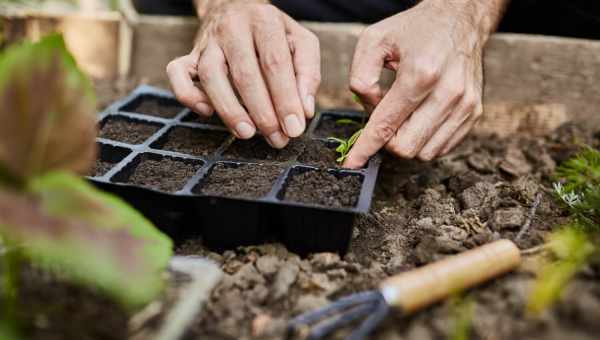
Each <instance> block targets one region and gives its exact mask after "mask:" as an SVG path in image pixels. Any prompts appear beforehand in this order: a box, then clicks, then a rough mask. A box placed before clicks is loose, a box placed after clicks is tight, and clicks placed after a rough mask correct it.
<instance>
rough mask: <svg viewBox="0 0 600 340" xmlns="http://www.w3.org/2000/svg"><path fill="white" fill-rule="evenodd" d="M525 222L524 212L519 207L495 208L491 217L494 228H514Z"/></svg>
mask: <svg viewBox="0 0 600 340" xmlns="http://www.w3.org/2000/svg"><path fill="white" fill-rule="evenodd" d="M524 223H525V212H524V211H523V209H522V208H520V207H515V208H506V209H501V210H496V211H495V212H494V216H493V217H492V228H493V229H495V230H498V231H499V230H505V229H516V228H519V227H521V226H522V225H523V224H524Z"/></svg>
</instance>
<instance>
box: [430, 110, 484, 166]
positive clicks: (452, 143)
mask: <svg viewBox="0 0 600 340" xmlns="http://www.w3.org/2000/svg"><path fill="white" fill-rule="evenodd" d="M482 111H483V110H482V108H481V106H479V108H477V109H476V110H475V113H474V114H472V115H471V117H470V118H469V119H468V120H467V121H466V122H465V123H463V125H462V126H461V127H460V128H459V129H458V130H457V131H456V133H455V134H454V135H453V136H452V138H451V139H450V140H449V141H448V143H447V144H446V145H445V146H444V148H443V149H442V151H441V152H440V156H444V155H447V154H448V153H449V152H450V151H452V150H453V149H454V148H455V147H456V146H457V145H458V144H460V143H461V142H462V141H463V140H464V139H465V138H466V137H467V136H468V135H469V132H471V130H472V129H473V127H474V126H475V124H477V122H478V121H479V119H481V114H482Z"/></svg>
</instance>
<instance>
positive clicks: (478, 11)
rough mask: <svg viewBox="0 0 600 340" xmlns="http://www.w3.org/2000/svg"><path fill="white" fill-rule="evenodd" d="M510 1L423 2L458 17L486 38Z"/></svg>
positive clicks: (438, 0) (447, 0)
mask: <svg viewBox="0 0 600 340" xmlns="http://www.w3.org/2000/svg"><path fill="white" fill-rule="evenodd" d="M509 2H510V0H424V1H423V2H422V3H423V4H430V5H432V6H433V7H435V8H437V9H438V10H440V11H446V12H447V11H450V12H452V13H453V15H459V16H462V17H463V18H464V20H465V21H467V22H468V23H469V24H471V25H472V26H473V27H475V28H476V29H477V30H478V31H479V32H480V33H481V34H483V35H484V36H485V39H486V40H487V37H488V36H489V35H491V34H492V33H493V32H494V31H496V29H497V27H498V24H499V23H500V20H501V19H502V17H503V16H504V12H505V11H506V7H507V6H508V4H509Z"/></svg>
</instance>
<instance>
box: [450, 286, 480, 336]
mask: <svg viewBox="0 0 600 340" xmlns="http://www.w3.org/2000/svg"><path fill="white" fill-rule="evenodd" d="M451 308H452V310H451V314H452V317H453V319H454V322H453V328H452V330H451V332H450V336H449V338H450V339H452V340H469V339H470V338H471V336H470V335H471V331H472V328H473V316H474V315H475V303H474V302H473V298H472V297H461V296H457V297H455V298H453V300H452V301H451Z"/></svg>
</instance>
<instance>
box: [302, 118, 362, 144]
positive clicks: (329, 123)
mask: <svg viewBox="0 0 600 340" xmlns="http://www.w3.org/2000/svg"><path fill="white" fill-rule="evenodd" d="M340 119H344V120H347V119H350V120H352V121H355V122H356V123H357V124H340V123H338V121H339V120H340ZM360 124H361V119H360V118H346V117H337V116H333V115H327V114H324V115H323V117H322V118H321V120H320V121H319V125H317V128H316V129H315V131H314V133H313V134H314V135H315V137H318V138H329V137H336V138H342V139H348V138H350V136H352V135H353V134H354V133H355V132H356V131H358V130H360Z"/></svg>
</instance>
